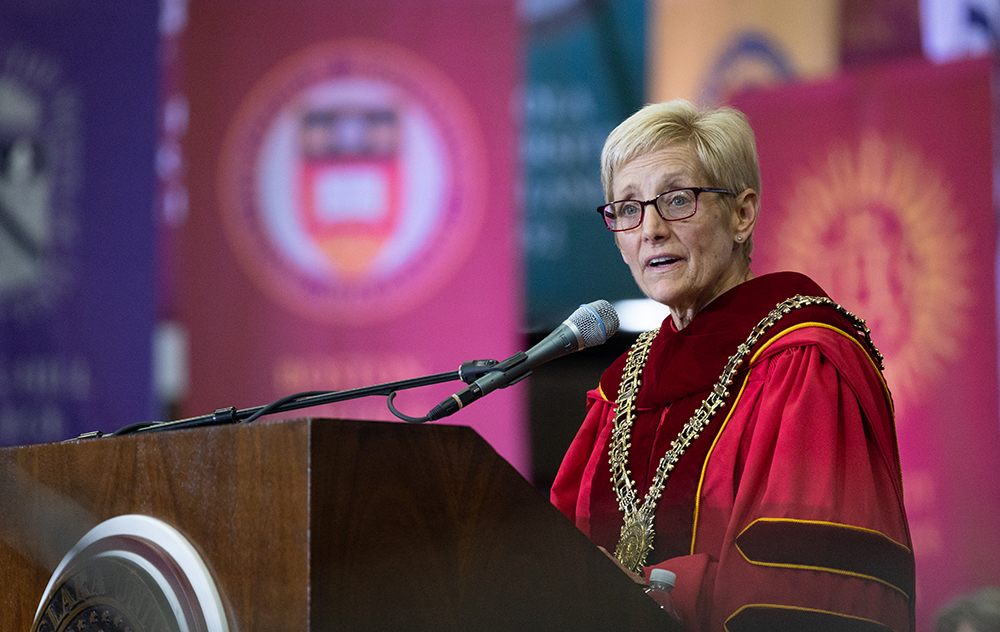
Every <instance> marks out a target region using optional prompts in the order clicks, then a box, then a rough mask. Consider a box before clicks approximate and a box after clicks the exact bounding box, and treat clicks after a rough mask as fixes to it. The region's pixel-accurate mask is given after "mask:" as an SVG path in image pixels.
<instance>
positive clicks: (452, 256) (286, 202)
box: [219, 40, 486, 323]
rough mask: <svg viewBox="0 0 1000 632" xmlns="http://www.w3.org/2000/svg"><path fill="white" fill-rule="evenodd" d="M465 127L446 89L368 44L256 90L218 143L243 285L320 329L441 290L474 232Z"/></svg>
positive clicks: (408, 62) (327, 54)
mask: <svg viewBox="0 0 1000 632" xmlns="http://www.w3.org/2000/svg"><path fill="white" fill-rule="evenodd" d="M485 173H486V169H485V166H484V160H483V146H482V142H481V136H480V133H479V129H478V124H477V122H476V120H475V117H474V116H473V114H472V113H471V110H470V109H469V108H468V106H467V104H466V103H465V101H464V99H463V97H462V94H461V92H460V91H459V90H458V89H457V88H456V87H455V86H454V85H452V84H451V82H450V81H449V80H448V79H447V77H446V76H444V75H442V74H440V73H439V72H438V71H437V70H436V69H435V68H433V67H432V66H429V65H427V64H426V63H425V62H423V61H421V60H420V59H419V58H417V57H415V56H413V55H412V54H411V53H409V52H407V51H403V50H401V49H396V48H393V47H389V46H385V45H384V44H381V43H375V42H371V41H355V40H350V41H346V42H342V43H331V44H323V45H317V46H315V47H311V48H308V49H305V50H303V51H301V52H300V53H298V54H295V55H293V56H291V57H290V58H289V59H288V60H287V61H285V62H283V63H281V64H278V65H277V66H276V67H275V68H274V69H273V70H272V71H271V72H270V73H268V74H267V75H266V76H265V77H263V78H262V79H261V81H260V83H259V84H258V86H257V87H255V88H254V90H253V91H251V93H250V94H249V95H248V96H247V98H246V100H245V101H244V103H243V105H242V106H241V107H240V109H239V111H238V112H237V113H236V115H235V116H234V118H233V121H232V123H231V124H230V127H229V129H228V131H227V135H226V141H225V143H224V146H223V150H222V156H221V160H220V169H219V185H220V186H219V193H220V207H221V209H222V212H223V214H224V217H225V221H226V227H227V231H228V233H229V237H230V239H231V243H232V244H233V246H234V247H235V251H236V253H237V255H238V257H239V259H240V260H241V262H242V263H243V265H244V266H245V269H246V270H247V272H248V273H249V274H250V275H251V277H253V278H254V279H255V280H256V281H258V282H260V283H261V287H262V288H264V289H265V290H266V291H267V292H269V293H271V294H272V295H273V296H274V297H275V298H277V299H279V300H280V301H282V302H283V303H285V304H287V305H289V306H292V307H294V308H296V309H299V310H301V311H303V312H304V313H308V314H310V315H313V316H318V317H320V318H323V319H334V320H338V321H340V322H366V323H367V322H370V321H371V319H372V318H386V317H388V315H390V314H392V313H399V312H400V311H405V310H406V309H409V308H410V307H412V306H413V305H416V304H418V303H419V302H421V301H423V300H426V299H427V298H428V297H429V296H431V294H432V293H433V292H434V291H436V290H437V289H438V288H440V287H441V286H442V285H443V284H444V283H445V282H446V281H447V279H448V277H449V275H450V274H453V273H454V271H455V270H457V269H459V265H458V263H457V262H459V261H461V260H463V259H464V258H465V257H466V256H468V253H469V250H470V248H471V245H472V244H473V243H475V239H476V235H477V233H478V230H479V226H480V223H481V221H482V218H483V211H482V209H483V205H482V203H481V202H482V200H483V198H484V189H485V187H484V182H485V180H484V177H485Z"/></svg>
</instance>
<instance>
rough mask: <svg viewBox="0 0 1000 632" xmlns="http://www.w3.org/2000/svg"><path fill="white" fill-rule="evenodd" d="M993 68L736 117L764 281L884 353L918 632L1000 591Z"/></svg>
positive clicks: (906, 75)
mask: <svg viewBox="0 0 1000 632" xmlns="http://www.w3.org/2000/svg"><path fill="white" fill-rule="evenodd" d="M989 71H990V69H989V64H988V62H986V61H984V60H980V61H974V62H965V63H961V64H954V65H950V66H932V65H929V64H927V63H924V62H906V63H896V64H893V65H891V66H883V67H880V68H879V69H876V70H872V71H869V72H865V73H859V74H854V75H849V76H844V77H842V78H840V79H837V80H835V81H830V82H826V83H822V84H818V85H808V86H797V87H789V88H784V89H780V90H775V91H769V92H760V93H751V94H745V95H742V96H740V97H739V98H737V99H736V102H735V103H734V105H735V106H736V107H738V108H740V109H741V110H743V111H744V112H746V113H747V115H748V116H749V117H750V121H751V123H752V125H753V127H754V129H755V131H756V133H757V143H758V150H759V154H760V160H761V170H762V173H763V182H764V185H763V193H762V212H761V219H760V221H759V223H758V225H757V230H756V233H755V237H754V239H755V250H754V254H753V259H754V266H753V267H754V270H755V271H756V272H757V273H758V274H760V273H763V272H769V271H774V270H783V269H792V270H799V271H802V272H805V273H807V274H809V275H811V276H812V277H813V278H814V279H816V280H817V281H818V282H819V283H820V284H821V285H823V286H824V287H825V288H826V289H827V291H828V292H829V293H830V295H831V296H832V297H833V298H834V299H835V300H837V301H839V302H840V303H841V304H842V305H844V306H845V307H846V308H847V309H849V310H851V311H854V312H855V313H857V314H858V315H860V316H862V317H863V318H866V319H867V320H868V324H869V326H870V327H871V329H872V336H873V339H874V341H875V343H876V344H877V345H878V346H879V347H880V348H881V350H882V352H883V353H884V354H885V357H886V360H885V363H886V379H887V381H888V383H889V387H890V389H891V390H892V393H893V397H894V402H895V408H896V423H897V432H898V436H899V444H900V452H901V459H902V467H903V481H904V492H905V502H906V507H907V514H908V517H909V522H910V530H911V534H912V536H913V544H914V549H915V551H914V553H915V555H916V559H917V615H918V629H920V630H931V629H932V628H933V625H932V623H933V615H934V613H935V611H936V610H937V608H939V607H940V606H941V605H942V604H943V603H945V602H946V601H948V600H950V599H951V598H952V597H953V596H955V595H957V594H960V593H964V592H968V591H971V590H972V589H974V588H977V587H980V586H983V585H988V584H997V583H1000V566H998V565H997V564H996V563H995V559H994V558H995V552H996V550H997V543H998V542H1000V521H998V520H997V516H1000V474H998V464H1000V420H998V408H997V407H998V397H997V393H998V385H997V333H996V332H997V321H996V292H995V288H996V282H995V276H994V261H995V256H996V245H997V244H996V228H997V226H996V219H995V214H994V210H993V205H992V204H993V203H992V186H991V183H992V173H991V169H992V157H991V156H992V154H991V126H990V120H991V102H990V81H989Z"/></svg>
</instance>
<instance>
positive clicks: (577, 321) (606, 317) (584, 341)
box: [568, 300, 618, 349]
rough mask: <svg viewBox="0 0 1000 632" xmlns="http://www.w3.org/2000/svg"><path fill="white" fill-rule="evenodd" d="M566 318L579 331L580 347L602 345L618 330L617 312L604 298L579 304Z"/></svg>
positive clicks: (586, 347)
mask: <svg viewBox="0 0 1000 632" xmlns="http://www.w3.org/2000/svg"><path fill="white" fill-rule="evenodd" d="M568 320H569V321H570V322H571V323H573V325H574V326H576V328H577V330H578V331H579V332H580V349H588V348H590V347H595V346H597V345H602V344H604V343H605V342H607V340H608V338H610V337H611V336H613V335H615V333H617V331H618V312H616V311H615V308H614V307H612V305H611V303H609V302H607V301H605V300H600V301H594V302H593V303H588V304H586V305H581V306H580V307H579V308H577V310H576V311H575V312H573V313H572V314H571V315H570V317H569V319H568Z"/></svg>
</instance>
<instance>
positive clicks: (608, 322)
mask: <svg viewBox="0 0 1000 632" xmlns="http://www.w3.org/2000/svg"><path fill="white" fill-rule="evenodd" d="M617 331H618V314H617V313H616V312H615V308H614V307H612V306H611V303H609V302H607V301H603V300H601V301H594V302H593V303H588V304H586V305H581V306H580V307H578V308H577V309H576V311H575V312H573V313H572V314H570V317H569V318H567V319H566V320H564V321H563V323H562V324H561V325H559V326H558V327H556V328H555V329H554V330H553V331H552V333H550V334H549V335H548V336H546V337H545V339H544V340H542V341H541V342H539V343H538V344H537V345H535V346H534V347H532V348H531V349H528V351H526V352H525V351H519V352H517V353H515V354H514V355H512V356H511V357H509V358H507V359H506V360H504V361H503V362H501V363H500V364H497V365H496V366H495V367H493V368H492V370H491V371H489V372H488V373H486V374H485V375H483V376H482V377H480V378H479V379H477V380H476V381H474V382H472V383H471V384H469V386H467V387H466V388H464V389H462V390H461V391H459V392H457V393H455V394H454V395H452V396H451V397H449V398H448V399H446V400H444V401H443V402H441V403H440V404H438V405H437V406H435V407H434V408H433V409H432V410H431V412H429V413H427V420H428V421H434V420H435V419H441V418H442V417H447V416H448V415H452V414H454V413H457V412H458V411H459V410H461V409H462V408H464V407H466V406H468V405H469V404H471V403H472V402H474V401H476V400H477V399H479V398H480V397H482V396H484V395H486V394H488V393H491V392H493V391H495V390H496V389H498V388H506V387H507V386H510V385H511V384H514V383H515V382H518V381H520V380H522V379H524V378H526V377H528V375H529V374H530V373H531V371H532V370H534V368H535V367H536V366H539V365H542V364H545V363H546V362H548V361H549V360H555V359H556V358H559V357H562V356H564V355H566V354H569V353H573V352H574V351H580V350H581V349H588V348H590V347H596V346H597V345H601V344H604V343H605V342H607V340H608V338H610V337H611V336H613V335H615V332H617Z"/></svg>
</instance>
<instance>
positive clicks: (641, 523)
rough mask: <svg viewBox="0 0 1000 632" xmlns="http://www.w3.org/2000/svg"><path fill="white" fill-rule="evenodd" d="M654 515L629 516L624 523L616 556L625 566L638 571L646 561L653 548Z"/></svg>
mask: <svg viewBox="0 0 1000 632" xmlns="http://www.w3.org/2000/svg"><path fill="white" fill-rule="evenodd" d="M652 523H653V519H652V516H650V517H648V518H646V517H643V516H638V515H635V516H629V517H627V518H626V519H625V524H623V525H622V532H621V536H620V537H619V538H618V547H617V548H616V549H615V557H617V558H618V561H619V562H621V563H622V565H623V566H625V568H627V569H629V570H630V571H633V572H635V573H638V572H640V571H641V569H642V566H643V564H645V562H646V556H647V555H649V552H650V551H652V550H653V524H652Z"/></svg>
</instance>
